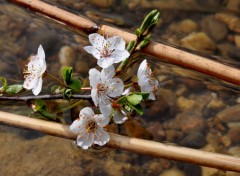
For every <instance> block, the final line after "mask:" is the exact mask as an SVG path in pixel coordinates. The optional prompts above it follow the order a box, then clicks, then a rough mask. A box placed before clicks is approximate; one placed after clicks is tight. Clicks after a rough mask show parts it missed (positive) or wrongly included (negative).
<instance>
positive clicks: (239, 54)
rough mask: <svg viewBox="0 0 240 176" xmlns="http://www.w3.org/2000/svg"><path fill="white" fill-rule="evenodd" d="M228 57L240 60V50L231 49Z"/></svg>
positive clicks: (236, 48)
mask: <svg viewBox="0 0 240 176" xmlns="http://www.w3.org/2000/svg"><path fill="white" fill-rule="evenodd" d="M228 55H229V57H231V58H233V59H237V60H240V48H238V47H232V48H231V49H230V50H229V52H228Z"/></svg>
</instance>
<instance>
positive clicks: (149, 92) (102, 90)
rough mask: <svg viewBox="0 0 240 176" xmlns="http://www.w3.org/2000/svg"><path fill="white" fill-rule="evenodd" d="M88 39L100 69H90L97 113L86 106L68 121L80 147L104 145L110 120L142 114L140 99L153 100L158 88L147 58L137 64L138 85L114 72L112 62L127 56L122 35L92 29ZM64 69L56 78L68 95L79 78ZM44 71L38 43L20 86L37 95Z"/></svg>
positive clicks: (40, 48) (89, 47)
mask: <svg viewBox="0 0 240 176" xmlns="http://www.w3.org/2000/svg"><path fill="white" fill-rule="evenodd" d="M89 40H90V43H91V44H92V46H86V47H84V49H85V50H86V51H87V52H88V53H90V54H92V55H93V56H94V57H95V58H96V59H97V60H98V61H97V64H98V65H99V66H100V67H101V68H102V70H101V71H99V70H97V69H95V68H92V69H90V70H89V80H90V86H91V88H90V89H91V98H92V100H93V102H94V105H95V106H96V107H97V108H99V110H100V114H95V113H94V111H93V109H92V108H90V107H85V108H83V109H82V110H81V111H80V114H79V118H78V119H76V120H75V121H74V122H73V123H72V124H71V126H70V130H71V131H72V132H73V133H75V134H77V140H76V142H77V145H78V146H80V147H81V148H82V149H88V148H89V147H90V146H91V145H92V144H97V145H100V146H102V145H105V144H106V143H107V142H108V141H109V139H110V137H109V134H108V133H107V132H106V131H105V129H104V128H105V126H107V125H108V123H109V122H110V121H113V122H115V123H117V124H122V123H124V122H125V121H126V120H127V119H128V117H127V116H128V113H129V112H132V111H136V112H137V113H139V114H142V113H143V112H142V109H143V108H142V107H141V104H140V103H141V101H142V100H146V99H150V100H155V94H156V92H157V89H158V81H157V80H156V79H155V78H154V77H153V75H152V71H151V69H150V67H149V65H148V63H147V61H146V60H144V61H142V63H141V64H140V66H139V68H138V72H137V79H138V82H137V84H138V87H136V86H135V85H136V83H134V84H127V85H124V82H123V80H122V79H121V78H120V77H118V76H117V75H116V71H115V67H114V64H118V63H120V62H122V61H124V60H125V59H127V58H128V57H129V56H130V53H129V52H128V51H127V50H126V49H125V41H124V40H123V39H122V38H120V37H119V36H113V37H110V38H106V39H105V38H104V36H101V35H99V34H97V33H94V34H90V35H89ZM63 73H64V76H63V79H64V82H61V81H59V82H60V84H61V85H62V86H63V87H64V88H63V93H65V96H68V97H71V92H72V91H75V92H78V91H79V88H80V87H81V86H80V85H79V81H78V80H76V79H74V78H72V70H71V69H70V68H65V69H63ZM45 74H46V75H49V73H48V72H47V71H46V62H45V53H44V50H43V47H42V46H41V45H40V46H39V48H38V52H37V54H36V55H34V56H31V57H30V61H29V63H28V65H27V70H24V77H25V81H24V83H23V87H24V88H25V89H26V90H32V92H33V94H34V95H38V94H39V93H40V92H41V89H42V83H43V76H44V75H45ZM51 77H53V76H52V75H51ZM124 88H126V90H124ZM83 89H84V88H83ZM69 92H70V93H69ZM67 93H68V94H67ZM41 107H42V106H41ZM42 112H43V111H42Z"/></svg>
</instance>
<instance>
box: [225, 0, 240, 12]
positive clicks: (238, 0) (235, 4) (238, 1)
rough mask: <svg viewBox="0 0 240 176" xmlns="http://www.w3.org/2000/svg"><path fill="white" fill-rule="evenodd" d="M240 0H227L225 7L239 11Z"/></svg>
mask: <svg viewBox="0 0 240 176" xmlns="http://www.w3.org/2000/svg"><path fill="white" fill-rule="evenodd" d="M239 7H240V0H228V1H227V5H226V8H227V9H229V10H232V11H239Z"/></svg>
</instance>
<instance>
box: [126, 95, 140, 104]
mask: <svg viewBox="0 0 240 176" xmlns="http://www.w3.org/2000/svg"><path fill="white" fill-rule="evenodd" d="M142 99H143V98H142V95H137V94H131V95H128V96H127V101H128V102H129V103H130V104H131V105H137V104H139V103H140V102H141V101H142Z"/></svg>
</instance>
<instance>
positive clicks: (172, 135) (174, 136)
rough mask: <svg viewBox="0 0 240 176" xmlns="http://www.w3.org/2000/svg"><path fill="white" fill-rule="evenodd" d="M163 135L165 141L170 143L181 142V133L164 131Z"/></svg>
mask: <svg viewBox="0 0 240 176" xmlns="http://www.w3.org/2000/svg"><path fill="white" fill-rule="evenodd" d="M165 133H166V140H167V141H168V142H172V143H178V141H179V140H181V139H182V137H183V132H182V131H177V130H166V131H165Z"/></svg>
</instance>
